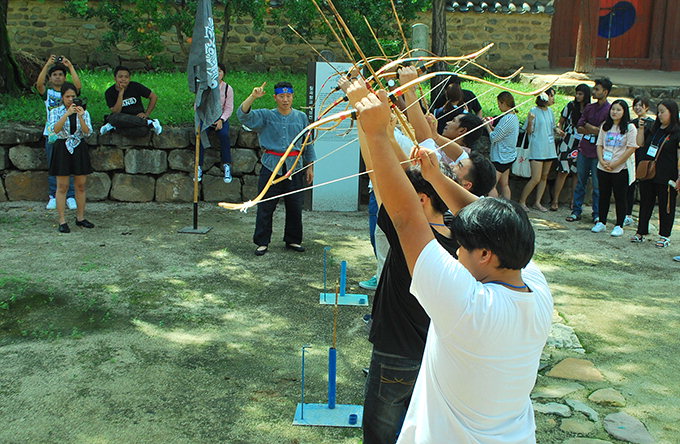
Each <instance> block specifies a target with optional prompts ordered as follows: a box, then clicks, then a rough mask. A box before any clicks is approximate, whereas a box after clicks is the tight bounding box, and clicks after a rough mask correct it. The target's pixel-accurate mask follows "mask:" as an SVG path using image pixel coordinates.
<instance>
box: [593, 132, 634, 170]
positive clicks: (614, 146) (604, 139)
mask: <svg viewBox="0 0 680 444" xmlns="http://www.w3.org/2000/svg"><path fill="white" fill-rule="evenodd" d="M636 137H637V128H635V125H633V124H632V123H629V124H628V130H627V131H626V134H621V131H620V130H619V126H618V125H613V126H612V127H611V128H610V129H609V131H605V130H603V129H602V127H600V134H598V136H597V146H598V147H600V146H601V147H603V153H602V157H603V159H604V160H606V161H608V162H609V163H613V162H617V161H619V160H620V159H621V158H622V157H623V155H624V154H625V153H626V149H628V148H637V147H638V144H637V142H636V141H635V138H636ZM597 168H598V169H600V170H602V171H607V170H605V169H604V167H603V166H602V164H601V163H600V162H598V163H597ZM625 168H626V162H623V163H621V165H619V166H617V167H616V168H614V169H612V170H611V171H607V172H608V173H618V172H620V171H621V170H623V169H625Z"/></svg>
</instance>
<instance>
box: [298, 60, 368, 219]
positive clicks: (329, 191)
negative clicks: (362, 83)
mask: <svg viewBox="0 0 680 444" xmlns="http://www.w3.org/2000/svg"><path fill="white" fill-rule="evenodd" d="M333 67H335V69H333V68H332V67H331V66H329V64H328V63H326V62H315V63H310V64H309V67H308V76H307V82H308V86H307V105H308V106H310V108H309V109H308V116H309V118H310V121H314V120H316V119H317V117H318V116H319V115H320V114H321V112H322V111H323V109H324V108H326V107H328V106H329V105H330V104H332V103H333V102H334V101H335V100H336V99H339V98H341V97H342V96H343V95H344V94H343V93H342V91H334V89H335V87H336V86H337V79H338V76H337V74H336V70H337V71H339V72H341V73H345V72H347V71H348V70H349V69H350V68H351V67H352V64H351V63H333ZM345 109H347V102H343V103H342V104H340V105H338V106H337V107H335V108H334V109H333V110H332V111H331V112H330V113H329V114H333V113H337V112H339V111H342V110H345ZM336 123H338V122H337V121H336V122H331V123H329V124H327V125H324V127H330V126H333V125H335V124H336ZM315 136H316V142H315V143H314V150H315V151H316V157H317V159H321V160H319V162H317V163H315V164H314V183H315V184H320V183H325V182H329V181H332V180H335V179H339V178H342V177H346V176H350V175H352V174H356V173H358V172H359V155H360V152H359V141H358V140H357V128H356V122H354V123H353V122H352V120H351V119H345V120H343V121H342V122H340V124H339V125H338V126H337V127H336V128H334V129H332V130H329V131H316V132H315ZM326 156H328V157H326ZM322 158H323V159H322ZM358 208H359V178H358V177H352V178H351V179H345V180H341V181H339V182H335V183H332V184H330V185H324V186H322V187H318V188H314V189H313V190H312V210H315V211H357V210H358Z"/></svg>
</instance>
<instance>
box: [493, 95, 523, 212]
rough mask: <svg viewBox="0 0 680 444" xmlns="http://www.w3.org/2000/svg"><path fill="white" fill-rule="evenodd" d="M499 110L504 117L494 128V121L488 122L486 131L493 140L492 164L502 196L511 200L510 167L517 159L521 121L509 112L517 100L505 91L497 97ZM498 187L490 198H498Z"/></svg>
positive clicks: (515, 114) (513, 112)
mask: <svg viewBox="0 0 680 444" xmlns="http://www.w3.org/2000/svg"><path fill="white" fill-rule="evenodd" d="M496 99H497V100H498V108H499V109H500V110H501V112H503V113H506V114H505V115H503V116H502V117H501V118H500V119H499V120H498V121H497V123H496V125H495V126H493V120H488V126H487V127H486V129H487V130H488V131H489V139H490V140H491V155H490V157H491V162H492V163H493V166H494V167H495V168H496V183H497V186H498V187H499V188H500V195H501V196H502V197H503V198H504V199H508V200H510V197H511V193H510V184H509V183H508V179H509V178H510V167H512V163H513V162H514V161H515V159H516V158H517V148H516V145H517V138H518V137H519V119H518V118H517V113H516V112H515V111H514V110H513V111H509V110H511V109H513V108H515V98H514V97H513V96H512V94H510V93H509V92H507V91H503V92H502V93H500V94H498V96H497V97H496ZM498 194H499V193H498V191H497V190H496V187H493V188H492V189H491V192H489V196H491V197H498Z"/></svg>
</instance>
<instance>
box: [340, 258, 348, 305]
mask: <svg viewBox="0 0 680 444" xmlns="http://www.w3.org/2000/svg"><path fill="white" fill-rule="evenodd" d="M346 291H347V261H342V262H340V297H341V298H342V297H344V296H345V292H346Z"/></svg>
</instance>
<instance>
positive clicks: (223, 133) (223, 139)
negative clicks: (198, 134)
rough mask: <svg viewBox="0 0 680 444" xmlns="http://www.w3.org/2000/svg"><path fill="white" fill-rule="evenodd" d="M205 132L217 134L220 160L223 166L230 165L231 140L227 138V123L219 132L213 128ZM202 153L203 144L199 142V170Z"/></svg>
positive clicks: (201, 163) (227, 122) (203, 150)
mask: <svg viewBox="0 0 680 444" xmlns="http://www.w3.org/2000/svg"><path fill="white" fill-rule="evenodd" d="M207 131H215V132H216V133H217V138H218V139H220V156H221V160H222V164H223V165H224V164H225V163H228V164H231V139H230V138H229V121H226V122H224V123H223V124H222V129H221V130H219V131H216V130H215V128H213V127H210V128H208V129H207V130H206V132H207ZM204 152H205V148H203V142H202V141H201V151H200V154H199V156H200V159H199V161H198V164H199V165H201V168H203V157H204Z"/></svg>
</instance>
